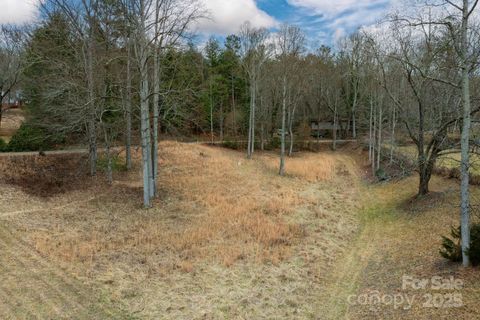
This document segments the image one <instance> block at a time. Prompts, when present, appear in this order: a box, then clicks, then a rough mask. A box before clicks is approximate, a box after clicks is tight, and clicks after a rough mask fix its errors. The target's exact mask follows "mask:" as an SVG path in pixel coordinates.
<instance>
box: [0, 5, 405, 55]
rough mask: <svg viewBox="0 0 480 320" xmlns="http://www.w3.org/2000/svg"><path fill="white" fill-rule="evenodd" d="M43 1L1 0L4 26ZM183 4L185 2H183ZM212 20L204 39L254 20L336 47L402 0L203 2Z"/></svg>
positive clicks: (203, 26)
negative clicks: (289, 26)
mask: <svg viewBox="0 0 480 320" xmlns="http://www.w3.org/2000/svg"><path fill="white" fill-rule="evenodd" d="M38 1H40V0H0V3H1V7H2V8H1V10H0V23H5V22H12V21H14V22H28V21H29V20H32V19H34V18H35V16H36V15H37V10H36V8H35V7H36V6H35V5H36V4H38ZM179 1H182V0H179ZM199 1H200V2H201V4H202V5H203V6H204V7H205V9H206V10H207V12H208V13H209V16H210V19H204V20H202V21H199V22H198V23H197V25H196V30H197V31H198V32H199V33H200V35H201V37H202V38H207V37H209V36H217V37H219V38H222V37H224V36H226V35H228V34H231V33H235V32H237V31H238V29H239V27H240V25H241V24H243V23H244V22H245V21H250V22H251V24H252V25H253V26H255V27H266V28H269V29H272V30H274V29H275V28H276V27H278V26H279V25H280V24H281V23H284V22H287V23H290V24H295V25H298V26H300V27H302V29H303V30H304V31H305V33H306V35H307V38H308V40H309V42H310V46H318V45H320V44H326V45H334V44H335V42H336V40H338V39H339V38H341V37H342V36H345V35H348V34H349V33H351V32H354V31H355V30H357V29H358V28H359V27H361V26H368V25H372V24H374V23H375V22H376V21H377V20H378V19H380V18H382V17H383V16H384V15H385V13H387V12H388V10H389V8H390V6H391V5H393V2H399V1H402V0H199Z"/></svg>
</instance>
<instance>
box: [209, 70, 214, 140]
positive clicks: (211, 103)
mask: <svg viewBox="0 0 480 320" xmlns="http://www.w3.org/2000/svg"><path fill="white" fill-rule="evenodd" d="M209 82H210V137H211V140H212V144H213V142H214V138H213V88H212V78H211V75H210V81H209Z"/></svg>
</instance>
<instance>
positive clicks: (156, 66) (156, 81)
mask: <svg viewBox="0 0 480 320" xmlns="http://www.w3.org/2000/svg"><path fill="white" fill-rule="evenodd" d="M157 6H158V4H157ZM157 12H158V9H157ZM157 16H158V13H157ZM156 28H157V27H156ZM156 33H157V34H158V31H157V30H156ZM155 42H156V43H155V46H154V48H153V50H154V51H153V91H154V92H153V128H152V131H153V135H152V139H153V142H152V153H153V154H152V173H151V174H152V180H153V182H152V183H153V190H152V192H151V193H152V195H153V196H154V197H155V196H157V179H158V142H159V141H158V134H159V132H158V131H159V130H158V123H159V121H160V119H159V115H160V114H159V113H160V112H159V102H160V72H159V71H160V63H159V55H158V50H160V48H158V40H157V41H155Z"/></svg>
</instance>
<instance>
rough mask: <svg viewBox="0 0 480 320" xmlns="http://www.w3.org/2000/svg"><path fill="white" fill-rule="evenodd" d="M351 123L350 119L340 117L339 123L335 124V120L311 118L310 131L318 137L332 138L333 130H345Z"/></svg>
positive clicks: (313, 135)
mask: <svg viewBox="0 0 480 320" xmlns="http://www.w3.org/2000/svg"><path fill="white" fill-rule="evenodd" d="M349 124H350V120H348V119H339V120H338V123H337V124H334V122H333V120H320V121H318V120H311V121H310V132H311V136H312V137H316V138H327V137H328V138H331V137H333V132H334V130H336V131H337V132H338V131H340V132H342V131H344V130H345V128H347V127H348V126H349Z"/></svg>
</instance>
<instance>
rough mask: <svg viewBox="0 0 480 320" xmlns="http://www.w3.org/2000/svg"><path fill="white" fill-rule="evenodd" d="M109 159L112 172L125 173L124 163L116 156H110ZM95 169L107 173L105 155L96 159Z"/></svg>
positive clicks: (106, 158)
mask: <svg viewBox="0 0 480 320" xmlns="http://www.w3.org/2000/svg"><path fill="white" fill-rule="evenodd" d="M111 159H112V171H113V172H120V171H127V165H126V164H125V161H123V160H122V159H121V158H120V157H119V156H118V155H114V154H112V155H111ZM97 167H98V169H99V170H100V171H102V172H107V169H108V157H107V156H106V155H101V156H100V157H99V158H98V159H97Z"/></svg>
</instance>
